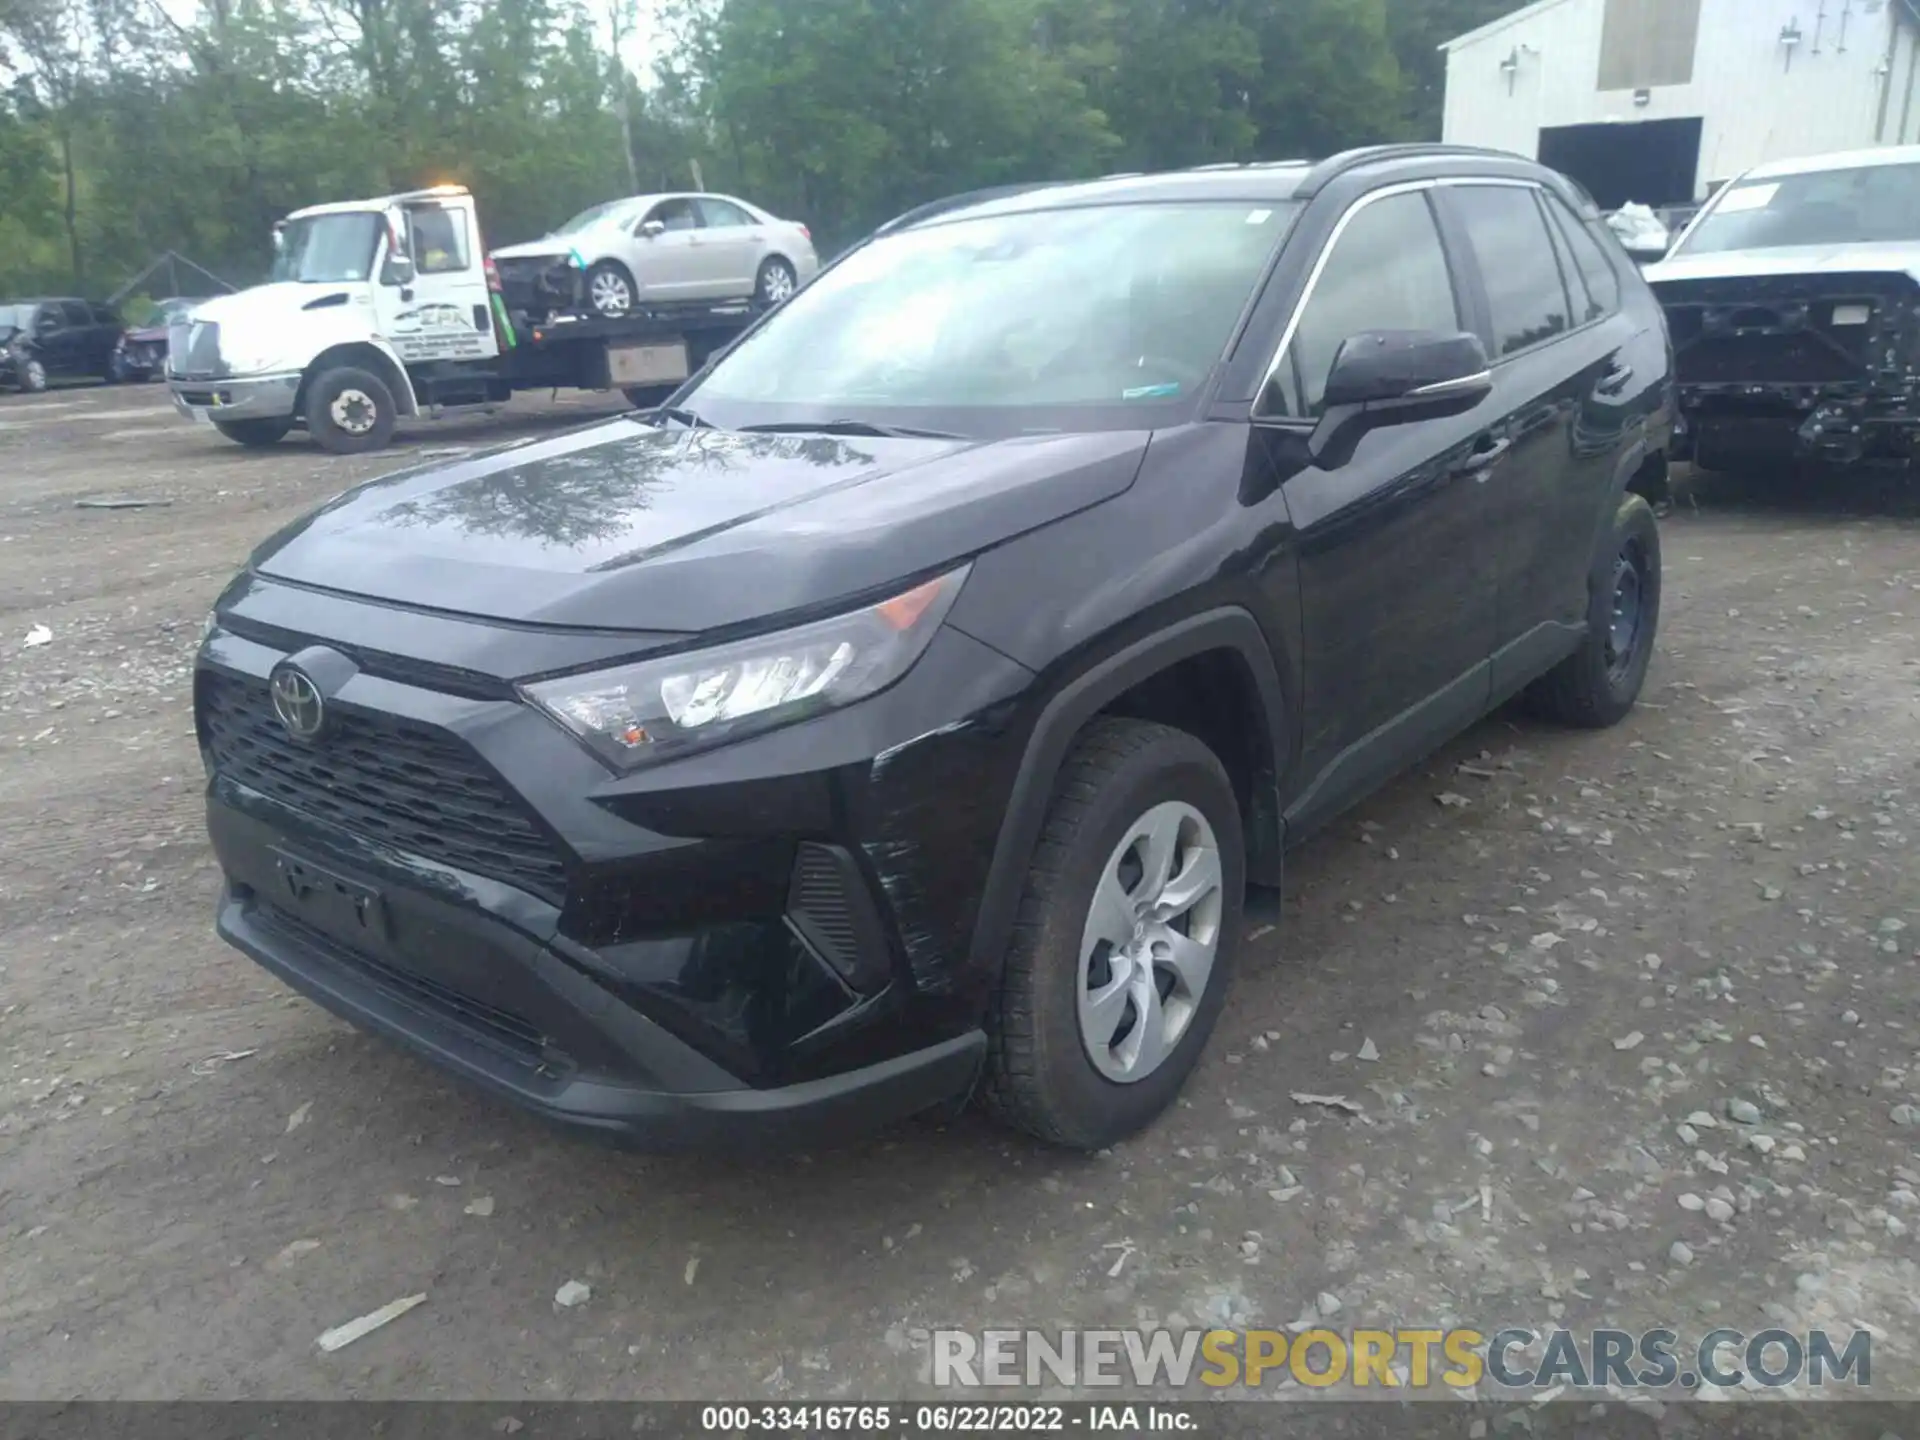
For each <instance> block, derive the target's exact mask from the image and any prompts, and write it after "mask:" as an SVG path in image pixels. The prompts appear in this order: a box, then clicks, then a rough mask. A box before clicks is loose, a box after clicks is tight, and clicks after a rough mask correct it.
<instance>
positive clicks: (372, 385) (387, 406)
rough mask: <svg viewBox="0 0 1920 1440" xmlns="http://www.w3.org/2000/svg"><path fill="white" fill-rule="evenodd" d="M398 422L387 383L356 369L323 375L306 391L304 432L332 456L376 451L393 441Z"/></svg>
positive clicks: (347, 367) (350, 367)
mask: <svg viewBox="0 0 1920 1440" xmlns="http://www.w3.org/2000/svg"><path fill="white" fill-rule="evenodd" d="M398 418H399V416H398V407H397V406H396V405H395V404H394V400H393V392H392V391H391V390H389V389H388V388H387V382H386V381H384V380H382V379H381V378H380V377H379V376H378V375H376V374H374V373H373V372H372V371H371V370H362V369H360V368H359V367H358V366H357V365H341V366H338V367H336V368H335V369H332V370H328V371H325V372H324V373H322V374H321V375H320V376H318V377H317V378H316V379H315V380H314V382H313V384H312V385H311V386H309V387H308V389H307V430H308V431H309V432H310V433H311V434H312V436H313V438H314V442H315V443H316V444H317V445H319V447H320V448H321V449H322V450H326V451H328V452H330V453H332V454H335V455H360V454H364V453H366V452H367V451H369V450H378V449H380V448H381V447H382V446H384V445H385V444H386V443H387V442H388V441H389V440H391V439H392V438H393V427H394V422H395V421H396V420H397V419H398Z"/></svg>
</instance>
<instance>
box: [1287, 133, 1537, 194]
mask: <svg viewBox="0 0 1920 1440" xmlns="http://www.w3.org/2000/svg"><path fill="white" fill-rule="evenodd" d="M1448 156H1461V157H1472V158H1474V159H1478V160H1518V161H1520V162H1521V163H1523V164H1526V163H1530V162H1528V161H1527V157H1526V156H1524V155H1516V154H1513V153H1511V152H1510V151H1506V150H1491V149H1488V148H1486V147H1485V146H1482V145H1440V144H1430V143H1420V144H1411V145H1368V146H1363V147H1362V148H1360V149H1358V150H1343V151H1341V152H1340V153H1339V154H1338V155H1330V156H1328V157H1327V158H1326V159H1325V160H1322V161H1320V163H1319V164H1317V165H1315V166H1314V167H1313V169H1311V170H1309V171H1308V172H1307V176H1306V178H1305V179H1304V180H1302V181H1301V182H1300V186H1299V189H1297V190H1296V191H1295V192H1294V193H1295V194H1296V195H1301V196H1308V195H1317V194H1318V193H1319V192H1320V191H1321V190H1323V189H1325V188H1326V187H1327V186H1328V185H1330V184H1332V183H1333V182H1334V181H1335V180H1337V179H1339V178H1340V177H1341V176H1342V175H1345V174H1347V173H1349V172H1350V171H1353V170H1357V169H1359V168H1360V167H1361V166H1362V165H1373V164H1376V163H1378V162H1379V161H1382V160H1422V159H1445V158H1446V157H1448Z"/></svg>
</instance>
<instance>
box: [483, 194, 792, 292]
mask: <svg viewBox="0 0 1920 1440" xmlns="http://www.w3.org/2000/svg"><path fill="white" fill-rule="evenodd" d="M493 258H494V261H495V263H496V264H497V265H498V266H499V267H500V270H501V274H502V277H503V279H506V278H508V277H509V273H510V272H514V271H520V270H526V271H529V272H530V273H532V272H537V271H550V270H551V268H552V267H555V266H557V265H567V266H571V267H574V268H575V269H576V270H577V271H581V272H584V277H583V281H582V283H581V284H580V286H579V292H580V295H581V298H582V299H583V300H584V302H585V303H586V305H587V306H588V307H590V308H591V309H592V310H593V311H594V312H595V313H596V314H599V315H604V316H608V317H610V318H611V317H617V316H621V315H626V314H629V313H631V312H632V311H633V310H634V309H635V308H636V307H637V306H639V305H642V304H645V303H647V302H649V301H658V300H743V299H747V298H749V297H751V298H753V299H755V300H757V301H759V302H760V303H762V304H766V305H777V304H779V303H780V302H781V301H782V300H785V299H786V298H787V296H789V295H791V294H792V293H793V292H794V291H795V290H797V289H798V288H799V287H800V286H801V285H803V284H804V283H806V281H808V280H810V279H812V278H813V276H814V275H815V274H816V273H817V272H818V271H819V269H820V258H819V256H818V255H816V254H815V253H814V248H813V238H812V236H811V235H810V234H809V233H808V231H807V227H806V226H804V225H802V224H799V223H798V222H796V221H793V220H782V219H780V218H779V217H777V216H774V215H770V214H768V213H767V212H766V211H765V210H762V209H760V208H759V207H758V206H757V205H750V204H748V203H747V202H746V201H745V200H741V199H738V198H736V197H734V196H732V195H710V194H681V195H637V196H634V197H632V198H630V199H626V200H610V201H608V202H607V203H606V204H603V205H596V206H594V207H593V208H592V209H590V210H584V211H582V212H581V213H580V214H578V215H576V216H574V217H573V218H572V219H571V220H569V221H567V223H566V224H564V225H562V226H561V227H560V228H559V229H558V230H556V231H554V232H553V233H552V234H551V235H549V236H547V237H546V238H545V239H543V240H534V241H530V242H528V243H527V244H524V245H508V246H506V247H504V248H502V249H499V250H496V251H494V252H493Z"/></svg>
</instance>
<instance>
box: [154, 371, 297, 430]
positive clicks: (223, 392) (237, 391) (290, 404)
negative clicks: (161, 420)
mask: <svg viewBox="0 0 1920 1440" xmlns="http://www.w3.org/2000/svg"><path fill="white" fill-rule="evenodd" d="M167 389H168V391H169V392H170V393H171V394H172V396H173V408H174V409H175V410H178V411H179V412H180V413H181V414H182V415H184V416H186V418H187V419H189V420H288V419H291V418H292V417H293V411H294V401H295V399H296V398H297V397H298V396H299V394H300V373H299V372H298V371H295V372H293V373H292V374H287V375H247V376H240V377H225V378H220V379H210V380H193V379H188V378H185V377H183V376H179V375H168V376H167Z"/></svg>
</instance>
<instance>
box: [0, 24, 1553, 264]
mask: <svg viewBox="0 0 1920 1440" xmlns="http://www.w3.org/2000/svg"><path fill="white" fill-rule="evenodd" d="M1515 3H1517V0H591V3H589V0H202V3H200V5H199V6H198V8H197V10H195V11H193V12H192V13H191V14H190V15H189V14H187V13H185V12H184V10H183V7H182V6H181V5H180V4H179V3H178V0H0V87H3V88H0V294H7V293H14V294H19V293H29V292H32V291H35V290H55V291H62V292H65V291H78V292H81V293H86V294H90V295H94V296H104V295H106V294H109V293H111V292H113V291H115V290H116V289H118V288H119V287H120V286H121V285H123V284H124V283H125V282H126V281H127V280H128V279H130V278H131V277H132V276H133V275H134V274H135V273H137V272H138V271H139V270H140V269H141V268H142V267H143V266H144V265H145V264H146V263H147V262H148V261H150V260H151V259H153V258H154V257H155V256H156V255H158V254H160V253H161V252H164V251H169V250H171V251H175V252H178V253H180V254H182V255H184V256H186V257H187V258H189V259H191V260H193V261H195V262H197V263H198V264H201V265H204V266H206V267H208V268H210V269H211V270H213V271H215V272H216V273H218V274H220V275H222V276H224V277H226V278H227V279H229V280H231V281H232V282H233V283H236V284H241V283H247V282H250V281H252V280H255V279H257V278H258V277H259V276H260V274H261V273H262V272H263V270H264V268H265V265H266V262H267V259H268V244H267V239H268V234H269V230H270V227H271V225H272V222H273V221H274V220H276V219H277V218H279V217H280V216H281V215H283V214H285V213H286V212H287V211H288V210H291V209H294V208H296V207H298V206H301V205H308V204H314V203H317V202H320V201H324V200H337V199H348V198H353V197H356V196H364V195H374V194H380V193H384V192H387V191H390V190H398V189H404V188H407V187H410V186H414V185H423V184H431V183H437V182H441V181H458V182H460V183H463V184H466V185H469V186H471V187H472V188H473V189H474V191H475V192H476V193H477V194H478V195H479V196H480V198H481V213H482V215H483V217H484V219H485V222H486V225H487V229H488V237H487V238H488V241H489V243H491V244H496V245H498V244H508V243H512V242H514V241H518V240H524V239H529V238H533V237H535V236H538V235H540V234H543V233H545V232H546V230H548V229H549V228H550V227H552V226H553V225H555V224H557V223H558V222H559V221H561V220H562V219H564V218H565V217H566V216H568V215H569V214H572V213H573V212H574V211H576V210H579V209H582V208H584V207H586V206H587V205H590V204H593V203H596V202H598V201H600V200H604V199H608V198H610V197H613V196H616V195H622V194H630V193H635V192H644V191H647V190H653V189H687V188H692V186H693V185H694V183H695V177H696V176H697V177H699V179H701V180H703V181H704V183H705V184H706V186H707V187H709V188H712V189H720V190H730V191H733V192H735V193H738V194H741V195H743V196H746V197H747V198H749V199H752V200H754V201H756V202H757V203H759V204H761V205H764V206H766V207H767V208H769V209H772V210H774V211H775V212H777V213H780V214H783V215H787V216H790V217H792V218H795V219H799V220H804V221H806V222H807V223H808V224H809V225H811V226H812V227H813V230H814V234H815V237H816V239H817V240H818V241H819V242H820V244H821V246H822V249H823V251H824V252H826V253H831V252H832V251H833V250H835V249H836V248H838V246H839V245H841V244H844V243H847V242H849V241H851V240H853V239H856V238H858V237H859V236H860V235H861V234H863V233H865V232H866V231H867V230H869V229H871V228H872V227H873V226H874V225H876V224H878V223H880V222H882V221H884V220H886V219H888V218H889V217H891V216H892V215H895V214H898V213H899V212H901V211H903V210H906V209H908V208H910V207H911V206H913V205H916V204H919V203H921V202H923V201H926V200H930V199H935V198H938V197H939V196H941V195H944V194H951V193H953V192H955V191H959V190H965V189H971V188H974V187H978V186H987V185H995V184H1004V183H1011V182H1017V181H1024V180H1035V179H1061V178H1073V177H1079V176H1088V175H1098V174H1105V173H1110V172H1113V171H1121V170H1147V169H1163V168H1168V167H1175V166H1184V165H1198V164H1206V163H1212V162H1220V161H1232V160H1251V159H1270V160H1271V159H1286V158H1291V157H1296V156H1309V155H1320V154H1326V153H1329V152H1331V151H1334V150H1337V149H1340V148H1343V147H1345V146H1348V145H1353V144H1361V143H1367V142H1371V141H1380V140H1391V139H1417V138H1431V137H1434V136H1437V135H1438V133H1439V123H1440V102H1441V89H1442V76H1443V67H1442V63H1441V59H1442V57H1441V56H1439V55H1438V54H1437V52H1436V49H1435V47H1436V46H1437V45H1438V44H1439V43H1440V42H1441V41H1442V40H1444V39H1446V38H1448V37H1449V36H1451V35H1454V34H1458V33H1461V32H1462V31H1465V30H1467V29H1470V28H1472V27H1473V26H1475V25H1478V24H1480V23H1483V22H1484V21H1486V20H1488V19H1490V18H1492V17H1494V16H1496V15H1498V14H1501V13H1504V12H1505V11H1507V10H1509V9H1511V8H1513V6H1514V4H1515ZM642 4H645V5H647V6H648V9H647V11H646V13H645V14H644V15H642V14H641V13H639V11H638V10H637V8H636V7H638V6H640V5H642ZM643 20H644V21H645V24H646V28H647V29H648V30H649V31H650V32H651V33H652V35H653V36H654V39H655V42H656V43H655V45H654V51H655V54H656V60H655V62H654V64H653V66H652V67H651V71H650V73H648V74H646V75H644V76H643V75H638V74H636V73H634V70H633V68H632V67H631V66H629V65H627V64H625V63H623V61H622V60H621V59H620V58H619V56H620V55H621V54H622V53H623V50H624V49H625V48H627V47H625V46H623V45H622V44H621V43H620V42H621V41H622V39H623V37H627V36H631V35H633V34H635V33H636V32H637V31H638V30H640V28H641V26H642V21H643Z"/></svg>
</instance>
